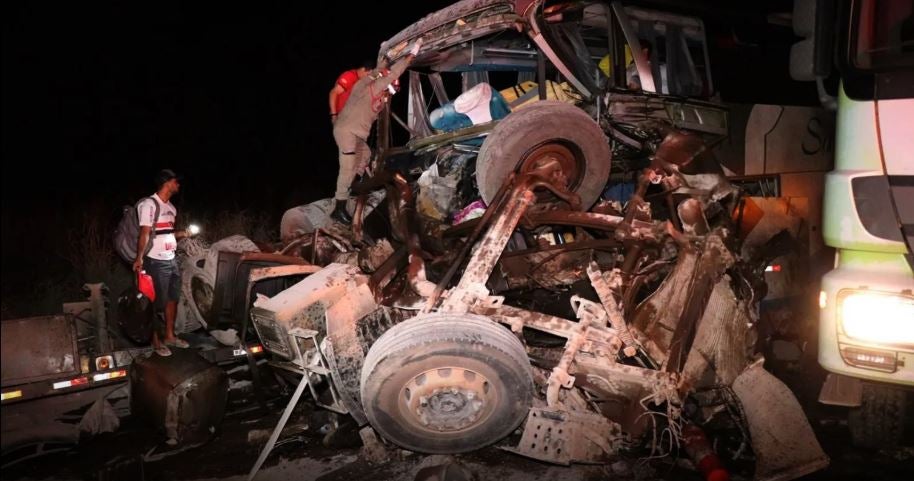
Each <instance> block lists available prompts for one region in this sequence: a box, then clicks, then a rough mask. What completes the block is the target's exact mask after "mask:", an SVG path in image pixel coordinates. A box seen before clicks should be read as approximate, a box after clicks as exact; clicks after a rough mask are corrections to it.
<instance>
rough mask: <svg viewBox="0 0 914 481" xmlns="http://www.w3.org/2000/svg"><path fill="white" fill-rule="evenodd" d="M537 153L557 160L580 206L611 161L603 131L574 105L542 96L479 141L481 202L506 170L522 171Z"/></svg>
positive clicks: (598, 187)
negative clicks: (480, 144) (562, 166)
mask: <svg viewBox="0 0 914 481" xmlns="http://www.w3.org/2000/svg"><path fill="white" fill-rule="evenodd" d="M553 148H554V149H553ZM542 155H546V156H548V155H554V156H557V157H558V158H560V159H562V160H560V161H561V162H562V163H563V165H564V166H566V168H565V169H564V170H565V173H566V176H568V178H569V179H568V180H569V183H570V185H569V187H570V189H571V190H572V191H573V192H576V193H577V194H578V195H579V196H581V204H582V208H583V209H585V210H586V209H589V208H590V206H592V205H593V204H594V202H596V200H597V197H599V195H600V193H601V192H602V191H603V188H604V187H605V186H606V181H607V179H608V178H609V167H610V163H611V160H612V153H611V151H610V148H609V142H608V140H607V138H606V135H604V134H603V130H602V129H601V128H600V126H599V125H598V124H597V123H596V122H594V121H593V119H591V118H590V116H589V115H587V113H586V112H584V111H583V110H581V109H580V108H578V107H575V106H574V105H571V104H567V103H564V102H559V101H555V100H542V101H539V102H536V103H534V104H533V105H530V106H528V107H524V108H521V109H519V110H517V111H516V112H512V113H511V114H510V115H508V116H507V117H505V119H504V120H502V121H501V122H500V123H499V124H498V125H496V126H495V129H494V130H492V133H491V134H489V136H488V138H486V140H485V142H484V143H483V144H482V148H481V149H480V151H479V156H478V157H477V159H476V183H477V186H478V188H479V193H480V195H482V199H483V200H484V201H485V202H486V204H489V203H491V202H492V199H493V198H494V197H495V194H496V193H497V192H498V189H499V188H500V187H501V185H502V184H503V183H504V182H505V179H507V178H508V175H509V174H510V173H511V172H512V171H515V170H524V169H525V168H526V167H527V166H529V165H530V164H531V163H533V162H535V160H536V159H535V158H536V157H538V156H542Z"/></svg>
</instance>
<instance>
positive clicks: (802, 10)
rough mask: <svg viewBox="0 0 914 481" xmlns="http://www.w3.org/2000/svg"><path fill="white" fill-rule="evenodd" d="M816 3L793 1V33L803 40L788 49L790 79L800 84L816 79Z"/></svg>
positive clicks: (807, 0)
mask: <svg viewBox="0 0 914 481" xmlns="http://www.w3.org/2000/svg"><path fill="white" fill-rule="evenodd" d="M816 3H817V0H794V2H793V33H795V34H796V35H797V36H799V37H803V40H800V41H799V42H797V43H795V44H793V46H792V47H790V77H791V78H793V79H794V80H798V81H800V82H811V81H813V80H815V79H816V59H815V57H816Z"/></svg>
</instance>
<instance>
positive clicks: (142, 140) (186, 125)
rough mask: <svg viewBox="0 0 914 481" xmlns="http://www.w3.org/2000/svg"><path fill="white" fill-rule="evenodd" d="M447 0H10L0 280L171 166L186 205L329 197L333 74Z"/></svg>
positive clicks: (272, 206) (281, 204) (279, 204)
mask: <svg viewBox="0 0 914 481" xmlns="http://www.w3.org/2000/svg"><path fill="white" fill-rule="evenodd" d="M449 3H450V2H449V1H447V0H438V1H427V2H421V3H419V2H417V5H415V6H413V7H411V8H409V9H408V10H407V9H404V4H403V3H400V4H392V3H388V2H304V1H296V2H281V3H279V2H278V3H269V4H265V5H262V4H261V3H260V2H246V3H241V4H237V5H236V4H234V3H232V2H220V3H218V4H217V3H212V4H203V3H200V4H198V3H197V2H182V3H180V4H178V3H175V4H170V3H167V2H164V3H163V2H155V3H142V4H141V3H137V2H60V3H45V2H28V3H25V4H21V5H11V4H10V3H9V2H5V4H4V7H3V10H4V12H3V15H2V25H3V32H2V35H3V37H2V101H0V105H2V156H3V159H2V160H3V171H2V179H3V180H2V182H3V188H2V196H3V205H2V207H3V220H2V234H3V242H2V247H3V280H4V284H6V283H7V281H8V280H11V279H15V275H16V274H17V273H19V272H21V271H26V270H32V269H33V267H34V266H35V263H36V262H37V260H36V259H35V257H34V255H35V253H36V252H42V253H44V254H45V255H42V256H40V257H44V258H46V257H48V256H47V255H46V253H47V252H49V251H53V250H55V246H54V243H55V242H56V241H58V240H59V237H61V236H63V235H65V232H66V229H68V228H69V227H70V226H72V225H73V224H74V223H76V222H78V219H79V214H80V210H82V209H83V208H84V206H87V205H95V206H102V207H101V210H102V212H108V211H110V212H112V213H113V215H115V216H116V212H117V209H118V207H119V206H120V205H122V204H125V203H133V202H134V201H135V200H136V199H137V198H139V197H140V196H142V195H147V194H149V193H151V192H152V190H153V189H152V186H151V183H152V177H153V175H154V173H155V172H156V171H157V170H158V169H160V168H162V167H165V166H167V167H171V168H174V169H175V170H178V171H179V172H181V173H183V174H184V176H185V181H184V183H183V186H182V193H181V194H180V196H179V198H178V199H176V204H177V205H178V207H179V209H185V210H189V209H195V210H197V211H200V210H204V209H208V210H214V211H215V210H232V209H250V210H253V211H259V212H265V213H268V214H269V215H272V216H274V220H275V221H278V218H279V216H281V215H282V212H283V211H284V210H285V209H286V208H289V207H292V206H295V205H299V204H302V203H305V202H309V201H312V200H316V199H319V198H323V197H327V196H330V195H332V190H333V188H332V185H333V182H334V181H335V176H336V169H337V161H336V147H335V145H334V142H333V138H332V136H331V130H330V121H329V117H328V110H327V93H328V91H329V89H330V88H331V87H332V86H333V82H334V80H335V79H336V76H337V75H338V74H339V73H341V72H342V71H343V70H346V69H348V68H353V67H354V66H355V65H357V64H358V62H359V61H360V60H361V59H364V58H374V57H375V56H376V55H377V52H378V48H379V46H380V43H381V42H382V41H383V40H386V39H387V38H389V37H391V36H393V35H394V34H395V33H396V32H398V31H399V30H401V29H402V28H404V27H406V26H407V25H408V24H409V23H411V22H413V21H415V20H417V19H418V18H420V17H421V16H423V15H425V14H427V13H430V12H432V11H434V10H437V9H439V8H441V7H443V6H445V5H447V4H449ZM390 5H395V7H391V6H390ZM404 10H406V11H407V12H408V13H404ZM105 209H107V210H105Z"/></svg>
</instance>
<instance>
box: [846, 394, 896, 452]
mask: <svg viewBox="0 0 914 481" xmlns="http://www.w3.org/2000/svg"><path fill="white" fill-rule="evenodd" d="M847 426H848V428H850V431H851V442H852V443H853V444H854V446H857V447H861V448H867V449H874V450H875V449H880V448H893V447H896V446H898V445H899V444H900V443H901V438H902V436H903V435H904V426H905V391H904V390H902V389H899V388H896V387H893V386H885V385H880V384H870V383H864V384H863V403H862V404H861V405H860V407H858V408H853V409H851V410H850V412H849V413H848V416H847Z"/></svg>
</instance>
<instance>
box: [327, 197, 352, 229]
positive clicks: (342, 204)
mask: <svg viewBox="0 0 914 481" xmlns="http://www.w3.org/2000/svg"><path fill="white" fill-rule="evenodd" d="M330 217H332V218H333V219H334V220H336V221H337V222H339V223H341V224H346V225H349V224H351V223H352V216H351V215H349V211H347V210H346V201H345V200H337V201H336V207H335V208H334V209H333V213H332V214H330Z"/></svg>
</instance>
